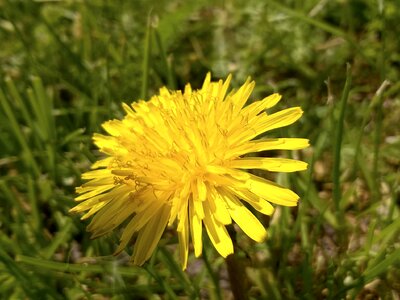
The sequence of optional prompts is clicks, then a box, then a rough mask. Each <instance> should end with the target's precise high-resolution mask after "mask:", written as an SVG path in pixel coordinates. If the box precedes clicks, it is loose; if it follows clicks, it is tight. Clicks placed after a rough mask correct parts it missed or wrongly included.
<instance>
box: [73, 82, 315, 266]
mask: <svg viewBox="0 0 400 300" xmlns="http://www.w3.org/2000/svg"><path fill="white" fill-rule="evenodd" d="M210 77H211V76H210V74H208V75H207V77H206V79H205V81H204V84H203V87H202V88H201V89H200V90H195V91H193V90H192V88H191V86H190V85H187V86H186V87H185V91H184V92H183V93H182V92H181V91H168V90H167V89H166V88H162V89H161V90H160V93H159V95H156V96H154V97H152V98H151V100H150V101H148V102H145V101H139V102H137V103H133V104H132V105H131V106H128V105H125V104H124V109H125V111H126V116H125V117H124V119H122V120H112V121H108V122H105V123H104V124H103V128H104V129H105V130H106V131H107V133H108V135H100V134H95V136H94V142H95V144H96V145H97V146H98V147H99V149H100V151H101V152H103V153H104V154H106V156H107V157H106V158H104V159H102V160H99V161H97V162H96V163H94V164H93V166H92V169H93V170H91V171H89V172H87V173H84V174H83V175H82V178H83V179H85V180H88V182H86V183H85V184H83V185H82V186H81V187H78V188H77V193H79V194H80V195H79V196H78V197H77V198H76V201H80V202H81V203H79V204H78V205H77V206H75V207H74V208H73V209H71V211H73V212H83V211H86V214H85V215H84V216H83V217H82V219H86V218H89V217H91V216H94V217H93V219H92V221H91V223H90V225H89V226H88V230H89V231H90V232H92V234H93V237H98V236H101V235H103V234H106V233H109V232H110V231H112V230H113V229H115V228H116V227H118V226H119V225H121V224H122V223H124V230H123V233H122V236H121V241H120V245H119V247H118V249H117V250H116V253H118V252H120V251H122V250H123V249H124V248H125V247H126V246H127V245H128V243H129V241H131V240H132V239H135V247H134V251H133V254H132V258H133V261H134V263H135V264H138V265H141V264H143V263H144V262H145V261H146V260H147V259H149V258H150V256H151V254H152V253H153V251H154V249H155V247H156V245H157V243H158V242H159V240H160V238H161V236H162V234H163V232H164V230H165V228H166V226H172V225H173V224H174V223H176V224H177V232H178V237H179V245H180V257H181V263H182V267H183V268H186V265H187V258H188V249H189V236H190V237H191V241H192V243H193V246H194V253H195V255H196V256H199V255H201V253H202V234H203V228H205V231H206V232H207V234H208V236H209V238H210V240H211V242H212V243H213V245H214V247H215V248H216V250H217V251H218V252H219V253H220V254H221V255H222V256H223V257H226V256H227V255H229V254H231V253H233V245H232V241H231V238H230V236H229V234H228V232H227V230H226V225H228V224H231V223H232V222H235V223H236V224H237V225H238V226H239V227H240V228H241V229H242V230H243V231H244V232H245V233H246V234H247V235H248V236H249V237H250V238H252V239H253V240H255V241H257V242H261V241H263V240H264V239H265V238H266V236H267V232H266V230H265V228H264V227H263V225H262V224H261V223H260V222H259V221H258V219H257V218H256V217H255V216H254V215H253V214H252V213H251V212H250V210H248V209H247V208H246V207H245V205H244V204H243V202H247V203H248V204H250V205H251V206H252V207H253V208H254V209H255V210H257V211H259V212H261V213H263V214H266V215H270V214H272V213H273V211H274V208H273V206H272V205H271V203H274V204H280V205H285V206H295V205H296V204H297V201H298V199H299V197H298V196H297V195H296V194H295V193H294V192H292V191H291V190H289V189H286V188H284V187H281V186H279V185H277V184H275V183H273V182H271V181H269V180H266V179H264V178H261V177H257V176H255V175H253V174H251V173H248V172H247V171H246V170H247V169H263V170H267V171H271V172H293V171H300V170H305V169H306V168H307V164H306V163H305V162H302V161H298V160H292V159H285V158H272V157H271V158H270V157H244V155H245V154H248V153H254V152H260V151H266V150H277V149H278V150H279V149H284V150H295V149H301V148H305V147H307V146H308V140H307V139H300V138H274V139H266V138H263V139H256V140H254V138H255V137H257V136H259V135H260V134H263V133H265V132H267V131H269V130H272V129H275V128H279V127H283V126H287V125H290V124H292V123H293V122H295V121H296V120H297V119H299V118H300V116H301V115H302V110H301V109H300V108H299V107H292V108H288V109H285V110H282V111H279V112H276V113H273V114H267V113H266V112H265V110H266V109H268V108H270V107H272V106H274V105H275V104H276V103H277V102H278V101H279V100H280V98H281V96H280V95H278V94H273V95H271V96H268V97H266V98H264V99H262V100H260V101H256V102H253V103H251V104H250V105H248V106H244V105H245V103H246V101H247V100H248V98H249V96H250V94H251V92H252V90H253V88H254V82H253V81H250V80H247V81H246V82H245V83H244V84H243V85H242V86H241V87H240V88H239V89H238V90H237V91H233V92H231V93H230V94H228V95H227V94H226V93H227V90H228V87H229V83H230V80H231V76H229V77H228V78H227V79H226V80H225V82H223V81H222V80H220V81H218V82H211V81H210Z"/></svg>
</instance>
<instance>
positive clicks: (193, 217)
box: [189, 199, 203, 257]
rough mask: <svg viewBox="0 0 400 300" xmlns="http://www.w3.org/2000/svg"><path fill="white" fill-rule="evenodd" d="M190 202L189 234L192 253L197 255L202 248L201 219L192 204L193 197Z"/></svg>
mask: <svg viewBox="0 0 400 300" xmlns="http://www.w3.org/2000/svg"><path fill="white" fill-rule="evenodd" d="M191 202H192V203H191V204H189V214H190V235H191V236H192V242H193V247H194V255H195V256H196V257H199V256H200V255H201V252H202V249H203V241H202V238H201V235H202V219H201V218H200V217H199V215H198V214H197V213H196V210H195V208H194V205H193V199H191Z"/></svg>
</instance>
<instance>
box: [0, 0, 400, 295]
mask: <svg viewBox="0 0 400 300" xmlns="http://www.w3.org/2000/svg"><path fill="white" fill-rule="evenodd" d="M399 19H400V2H399V1H396V0H393V1H384V0H341V1H339V0H337V1H328V0H319V1H318V0H306V1H294V0H282V1H256V0H247V1H239V0H237V1H233V0H226V1H209V0H199V1H179V0H172V1H166V0H158V1H144V0H141V1H121V0H115V1H106V0H103V1H101V0H93V1H72V0H71V1H50V0H49V1H46V0H37V1H33V0H26V1H22V0H21V1H16V0H0V41H1V47H0V103H1V105H0V176H1V178H0V298H1V299H196V298H197V299H200V298H204V299H229V298H230V297H232V295H231V292H230V288H229V281H228V276H227V270H226V265H225V262H224V260H223V259H222V258H220V257H218V255H217V254H216V251H215V250H214V249H213V248H212V247H211V245H210V243H209V241H208V240H207V238H205V240H204V243H205V249H204V255H203V257H202V258H201V259H195V258H194V257H192V256H191V257H190V259H189V267H188V270H187V272H182V271H181V270H180V268H179V265H178V264H177V259H176V258H177V253H176V252H177V251H176V242H177V238H176V235H175V234H174V232H173V230H167V232H166V233H165V234H164V238H163V239H162V241H161V243H160V245H159V248H158V250H157V252H156V253H155V255H153V258H152V259H151V260H150V262H149V263H148V264H146V265H145V266H144V267H143V268H139V267H135V266H132V265H130V264H129V263H128V262H129V256H128V254H126V253H125V254H123V255H120V256H118V257H113V256H111V254H112V252H113V250H114V249H115V246H116V243H117V242H118V236H119V235H118V233H114V234H112V235H110V236H107V237H103V238H100V239H97V240H94V241H92V240H90V239H89V236H88V234H87V233H86V232H85V225H86V224H85V222H81V221H80V220H79V216H76V215H70V214H69V213H68V210H69V209H70V208H71V207H73V205H74V202H73V198H74V195H75V194H74V188H75V186H77V185H80V183H81V180H80V174H81V172H83V171H85V170H87V169H88V168H89V166H90V164H91V162H93V161H95V160H96V157H97V154H96V151H95V148H94V146H93V145H92V143H91V136H92V134H93V132H99V131H101V128H100V125H101V123H102V122H103V121H105V120H108V119H112V118H120V117H122V116H123V114H122V109H121V105H120V104H121V101H124V102H128V103H130V102H132V101H135V100H137V99H140V98H142V99H146V98H148V96H149V95H152V94H154V93H156V92H157V90H158V88H159V87H161V86H163V85H166V86H167V87H169V88H171V89H175V88H178V89H181V88H183V86H184V84H185V83H186V82H191V83H192V86H194V87H200V85H201V83H202V80H203V78H204V76H205V74H206V72H207V71H212V74H213V76H214V77H215V78H219V77H222V78H224V77H226V76H227V74H228V73H232V74H233V86H235V87H238V86H239V85H240V84H241V83H243V82H244V80H245V79H246V77H247V76H251V77H252V78H253V79H255V80H256V84H257V85H256V89H255V91H254V93H253V96H252V97H253V98H252V99H259V98H262V97H264V96H266V95H268V94H270V93H272V92H279V93H281V94H282V95H283V97H284V100H283V101H281V102H282V103H281V104H280V106H279V108H283V107H288V106H297V105H300V106H301V107H302V108H303V110H304V111H305V114H304V116H303V118H302V119H301V120H300V122H298V123H296V124H295V125H293V126H291V127H289V128H285V129H282V130H280V131H278V132H274V134H276V135H281V136H293V137H307V138H309V139H310V141H311V144H312V147H310V148H309V149H306V150H305V151H302V152H299V153H294V155H295V157H299V158H301V159H304V160H305V161H307V162H309V164H310V166H309V170H308V171H307V172H301V173H297V174H291V175H290V176H288V175H277V178H276V180H278V182H280V183H282V184H284V185H286V186H288V187H291V188H292V189H293V190H295V191H296V192H297V193H299V194H300V195H301V198H302V199H301V202H300V205H299V206H298V207H297V208H278V209H277V211H276V213H275V215H274V216H273V217H272V218H266V217H262V216H259V217H260V218H261V219H262V221H263V222H264V224H265V225H266V226H267V225H269V239H268V240H267V241H266V242H265V243H264V244H255V243H253V242H251V241H250V240H249V239H248V238H247V237H246V236H244V235H243V234H242V233H240V232H239V233H238V234H237V236H236V238H237V245H238V247H237V249H236V252H237V253H238V256H239V257H240V261H241V263H242V264H243V265H244V266H246V272H247V277H248V280H249V283H248V284H249V296H250V298H252V299H399V297H400V296H399V295H400V283H399V282H400V271H399V270H400V268H399V266H400V243H399V242H400V240H399V236H400V235H399V233H400V218H399V181H400V175H399V164H400V129H399V118H400V117H399V116H400V98H399V90H400V81H399V72H400V68H399V63H400V51H399V50H400V45H399V43H400V39H399V36H400V27H399V26H398V20H399ZM287 155H291V154H287Z"/></svg>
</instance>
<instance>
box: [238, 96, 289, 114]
mask: <svg viewBox="0 0 400 300" xmlns="http://www.w3.org/2000/svg"><path fill="white" fill-rule="evenodd" d="M281 98H282V96H281V95H279V94H276V93H275V94H272V95H270V96H268V97H266V98H264V99H262V100H260V101H256V102H253V103H252V104H250V105H248V106H246V107H245V108H244V109H243V111H242V114H243V115H246V116H248V118H252V117H254V116H256V115H258V114H259V113H260V112H262V111H263V110H265V109H268V108H271V107H273V106H275V105H276V104H277V103H278V102H279V100H281Z"/></svg>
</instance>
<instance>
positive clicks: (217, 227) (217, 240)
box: [203, 210, 233, 257]
mask: <svg viewBox="0 0 400 300" xmlns="http://www.w3.org/2000/svg"><path fill="white" fill-rule="evenodd" d="M203 222H204V225H205V227H206V231H207V234H208V236H209V237H210V240H211V242H212V244H213V245H214V247H215V249H216V250H217V251H218V253H219V254H220V255H221V256H222V257H227V256H228V255H229V254H232V253H233V244H232V240H231V238H230V236H229V234H228V231H227V230H226V228H225V226H224V225H223V224H221V223H220V222H218V221H216V220H215V218H214V217H213V215H212V214H211V212H210V211H208V210H206V212H205V218H204V220H203Z"/></svg>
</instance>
